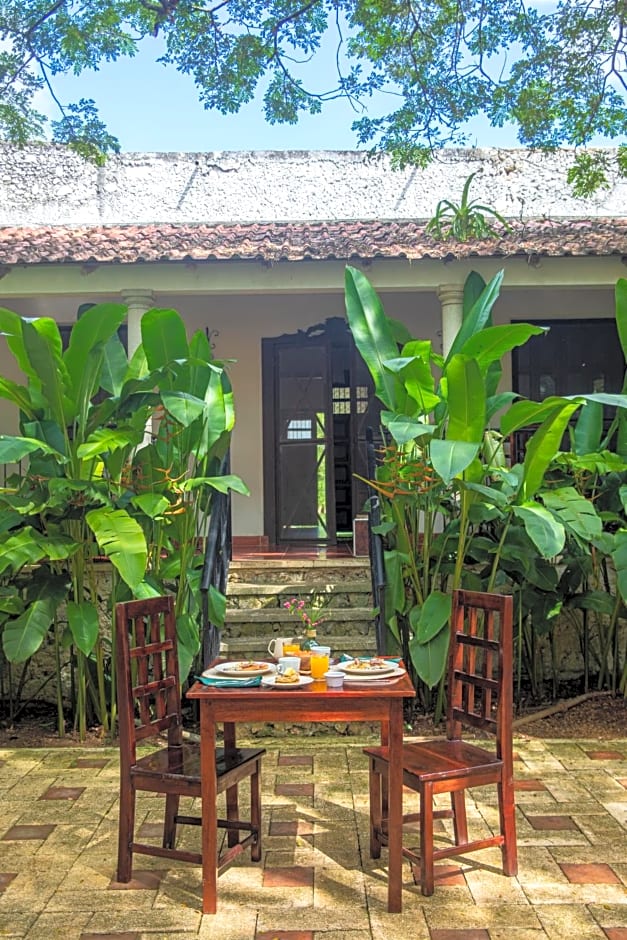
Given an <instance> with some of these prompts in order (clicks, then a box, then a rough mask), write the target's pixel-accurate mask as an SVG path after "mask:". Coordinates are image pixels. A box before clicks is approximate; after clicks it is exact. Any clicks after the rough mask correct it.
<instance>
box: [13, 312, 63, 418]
mask: <svg viewBox="0 0 627 940" xmlns="http://www.w3.org/2000/svg"><path fill="white" fill-rule="evenodd" d="M37 322H38V324H39V323H40V322H41V321H37ZM55 326H56V324H55ZM22 335H23V337H24V347H25V349H26V352H27V355H28V358H29V359H30V362H31V364H32V367H33V369H34V370H35V372H36V373H37V375H38V376H39V378H40V380H41V386H42V392H43V394H44V395H45V399H46V403H47V407H48V409H49V411H50V416H51V417H52V418H53V419H54V420H55V421H56V423H57V424H58V425H59V427H65V425H66V415H67V414H68V412H69V411H70V409H69V408H68V407H67V406H66V396H65V388H64V381H63V378H64V376H65V375H66V370H65V368H64V366H63V360H62V359H61V357H60V356H59V355H55V351H54V347H53V345H52V344H51V343H50V342H49V341H48V340H47V337H45V336H42V335H41V333H40V332H39V331H38V330H37V329H35V327H34V326H33V324H32V323H26V322H25V323H24V324H23V326H22Z"/></svg>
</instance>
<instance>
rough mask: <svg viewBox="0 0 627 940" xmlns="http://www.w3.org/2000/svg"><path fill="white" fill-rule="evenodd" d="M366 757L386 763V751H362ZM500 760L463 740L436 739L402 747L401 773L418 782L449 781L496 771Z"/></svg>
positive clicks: (377, 749)
mask: <svg viewBox="0 0 627 940" xmlns="http://www.w3.org/2000/svg"><path fill="white" fill-rule="evenodd" d="M364 751H365V753H366V754H368V755H369V756H371V757H374V758H376V759H378V760H380V761H383V762H385V763H387V761H388V760H389V758H388V748H386V747H369V748H364ZM501 766H502V761H501V760H500V759H499V758H498V757H496V756H495V755H494V754H491V753H490V752H489V751H486V750H484V748H481V747H477V746H476V745H474V744H468V743H467V742H466V741H461V740H454V741H448V740H445V739H441V740H440V739H437V740H434V741H420V742H409V743H405V744H404V745H403V771H404V773H405V774H407V775H410V776H412V777H415V778H417V779H418V780H421V781H431V780H450V779H452V778H455V777H458V776H460V775H463V776H469V775H472V774H477V775H481V774H483V773H486V772H487V773H490V772H496V771H498V769H499V768H500V767H501Z"/></svg>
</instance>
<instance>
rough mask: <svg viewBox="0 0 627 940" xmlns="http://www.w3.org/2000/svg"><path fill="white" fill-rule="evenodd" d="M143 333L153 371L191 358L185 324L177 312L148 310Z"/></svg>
mask: <svg viewBox="0 0 627 940" xmlns="http://www.w3.org/2000/svg"><path fill="white" fill-rule="evenodd" d="M141 331H142V345H143V347H144V352H145V354H146V362H147V363H148V368H149V369H150V370H151V371H152V370H153V369H161V368H162V367H163V366H166V365H167V364H168V363H169V362H172V360H173V359H186V358H187V357H188V356H189V345H188V343H187V334H186V332H185V324H184V323H183V320H182V319H181V317H180V316H179V314H178V313H177V312H176V310H164V309H157V308H154V309H152V310H148V311H147V312H146V313H145V314H144V315H143V317H142V319H141ZM164 387H167V385H164Z"/></svg>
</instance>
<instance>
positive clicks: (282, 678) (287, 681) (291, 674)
mask: <svg viewBox="0 0 627 940" xmlns="http://www.w3.org/2000/svg"><path fill="white" fill-rule="evenodd" d="M274 682H275V684H276V685H296V683H297V682H300V676H299V674H298V673H297V672H296V670H295V669H292V668H291V667H290V668H288V669H286V670H285V672H281V673H279V675H278V676H277V677H276V678H275V680H274Z"/></svg>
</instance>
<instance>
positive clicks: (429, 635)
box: [409, 591, 452, 644]
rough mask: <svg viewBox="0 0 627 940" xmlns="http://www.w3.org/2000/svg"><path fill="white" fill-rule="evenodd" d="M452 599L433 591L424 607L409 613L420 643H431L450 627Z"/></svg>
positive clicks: (441, 592) (448, 595) (440, 592)
mask: <svg viewBox="0 0 627 940" xmlns="http://www.w3.org/2000/svg"><path fill="white" fill-rule="evenodd" d="M451 609H452V598H451V595H450V594H445V593H444V592H443V591H432V592H431V594H429V596H428V597H427V598H426V599H425V602H424V604H423V605H422V607H414V608H413V609H412V610H411V611H410V612H409V622H410V624H411V626H412V628H413V631H414V636H415V637H416V639H417V641H418V643H421V644H423V643H429V641H430V640H432V639H433V638H434V637H435V636H436V635H437V634H438V633H439V632H440V630H443V629H444V628H445V627H447V626H448V622H449V620H450V619H451Z"/></svg>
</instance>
